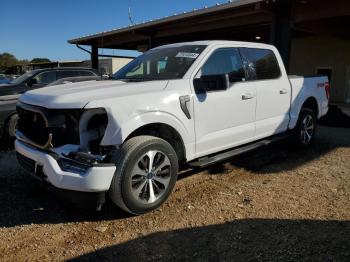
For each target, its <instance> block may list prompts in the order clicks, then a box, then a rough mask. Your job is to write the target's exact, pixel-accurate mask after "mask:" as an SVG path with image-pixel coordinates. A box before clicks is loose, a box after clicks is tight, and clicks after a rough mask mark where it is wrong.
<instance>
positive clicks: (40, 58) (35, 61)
mask: <svg viewBox="0 0 350 262" xmlns="http://www.w3.org/2000/svg"><path fill="white" fill-rule="evenodd" d="M30 62H31V63H50V62H51V61H50V59H48V58H42V57H36V58H33V59H32V60H31V61H30Z"/></svg>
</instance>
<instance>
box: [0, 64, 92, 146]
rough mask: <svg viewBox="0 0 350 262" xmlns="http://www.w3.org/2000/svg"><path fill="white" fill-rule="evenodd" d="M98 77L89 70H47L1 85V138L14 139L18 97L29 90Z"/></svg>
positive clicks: (36, 71)
mask: <svg viewBox="0 0 350 262" xmlns="http://www.w3.org/2000/svg"><path fill="white" fill-rule="evenodd" d="M78 76H84V77H97V78H98V74H97V73H96V72H95V70H93V69H89V68H75V67H72V68H67V67H62V68H46V69H38V70H33V71H30V72H27V73H25V74H23V75H21V76H20V77H18V78H16V79H15V80H13V81H12V82H11V83H9V84H2V85H0V137H4V136H5V137H6V138H5V139H10V140H11V139H12V138H14V135H15V128H16V125H17V118H18V117H17V115H16V114H15V112H16V103H17V99H18V97H19V96H20V95H21V94H23V93H24V92H26V91H28V90H33V89H36V88H41V87H44V86H46V85H48V84H50V83H52V82H54V81H57V80H58V79H62V78H67V77H78Z"/></svg>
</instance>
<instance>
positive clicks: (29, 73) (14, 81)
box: [11, 70, 36, 84]
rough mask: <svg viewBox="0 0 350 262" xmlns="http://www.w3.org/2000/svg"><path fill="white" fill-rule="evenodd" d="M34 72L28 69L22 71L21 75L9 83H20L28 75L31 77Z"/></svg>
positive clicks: (25, 79) (27, 77)
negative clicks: (27, 70)
mask: <svg viewBox="0 0 350 262" xmlns="http://www.w3.org/2000/svg"><path fill="white" fill-rule="evenodd" d="M35 73H36V71H35V70H33V71H29V72H27V73H24V74H23V75H21V76H19V77H17V78H16V79H15V80H13V81H12V82H11V83H12V84H21V83H23V82H24V81H27V80H28V79H29V78H30V77H32V76H33V75H34V74H35Z"/></svg>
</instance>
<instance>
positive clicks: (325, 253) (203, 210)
mask: <svg viewBox="0 0 350 262" xmlns="http://www.w3.org/2000/svg"><path fill="white" fill-rule="evenodd" d="M0 207H1V211H0V261H35V260H36V261H38V260H40V261H50V260H70V259H72V260H77V261H94V260H97V261H296V260H297V261H300V260H302V261H350V129H346V128H343V129H342V128H329V127H320V129H319V130H318V134H317V139H316V141H315V144H314V145H313V146H312V147H311V148H310V149H306V150H297V149H293V148H291V147H290V145H289V144H288V143H286V142H280V143H278V144H274V145H272V146H269V147H265V148H261V149H259V150H257V151H254V152H250V153H248V154H245V155H243V156H239V157H236V158H233V159H232V160H231V161H229V162H226V163H223V164H217V165H214V166H212V167H210V168H207V169H204V170H189V171H186V172H183V173H182V174H181V175H180V178H179V181H178V183H177V185H176V189H175V191H174V192H173V194H172V196H171V197H170V199H169V200H168V201H167V202H166V204H165V205H163V206H162V207H161V208H160V209H158V210H157V211H154V212H152V213H149V214H145V215H143V216H139V217H130V216H128V215H127V214H125V213H124V212H122V211H120V210H118V209H116V208H115V207H114V206H113V205H112V204H110V203H109V204H107V205H106V206H105V207H104V209H103V211H102V212H100V213H91V212H86V211H82V210H80V209H78V208H76V207H74V206H72V205H70V204H69V203H67V202H64V201H61V200H59V199H58V198H57V197H56V196H55V195H52V194H51V193H49V192H47V191H45V190H43V189H42V187H41V186H40V185H38V184H37V183H36V182H35V181H33V179H32V178H30V177H28V175H26V174H25V173H24V172H22V171H21V170H20V169H19V168H18V166H17V163H16V160H15V155H14V152H13V151H3V152H1V153H0Z"/></svg>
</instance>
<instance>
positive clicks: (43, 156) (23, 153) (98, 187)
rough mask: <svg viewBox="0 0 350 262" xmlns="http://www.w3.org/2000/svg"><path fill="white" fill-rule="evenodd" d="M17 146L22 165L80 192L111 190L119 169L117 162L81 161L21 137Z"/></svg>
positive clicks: (48, 179) (46, 180) (49, 179)
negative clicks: (24, 140) (44, 148)
mask: <svg viewBox="0 0 350 262" xmlns="http://www.w3.org/2000/svg"><path fill="white" fill-rule="evenodd" d="M15 148H16V152H17V157H18V160H19V163H20V164H21V166H22V167H24V168H25V169H26V170H27V171H29V172H30V173H32V174H33V175H34V176H35V177H37V178H39V179H40V180H44V181H45V182H48V183H49V184H51V185H53V186H54V187H56V188H59V189H66V190H73V191H80V192H104V191H108V190H109V187H110V185H111V182H112V179H113V176H114V172H115V170H116V167H115V165H113V164H109V163H96V164H90V165H88V164H86V163H79V162H77V161H74V160H70V159H69V158H66V157H62V156H60V154H57V153H55V152H52V153H51V152H46V151H41V150H39V149H36V148H34V147H32V146H30V145H27V144H25V143H24V142H21V141H19V140H16V142H15Z"/></svg>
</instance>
